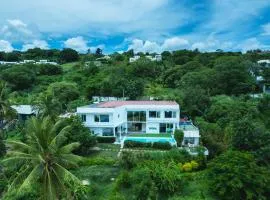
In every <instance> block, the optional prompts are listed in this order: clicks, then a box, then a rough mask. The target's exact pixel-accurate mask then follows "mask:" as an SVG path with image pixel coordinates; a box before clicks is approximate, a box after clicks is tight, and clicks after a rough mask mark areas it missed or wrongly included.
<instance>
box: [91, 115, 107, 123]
mask: <svg viewBox="0 0 270 200" xmlns="http://www.w3.org/2000/svg"><path fill="white" fill-rule="evenodd" d="M94 120H95V122H109V121H110V118H109V115H95V119H94Z"/></svg>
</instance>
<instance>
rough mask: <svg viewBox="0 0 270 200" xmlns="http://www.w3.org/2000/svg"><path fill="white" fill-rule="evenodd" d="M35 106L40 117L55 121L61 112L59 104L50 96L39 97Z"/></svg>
mask: <svg viewBox="0 0 270 200" xmlns="http://www.w3.org/2000/svg"><path fill="white" fill-rule="evenodd" d="M36 104H37V106H36V107H37V108H36V109H37V111H38V113H39V116H40V117H46V116H51V118H52V119H56V118H57V117H58V115H59V114H61V112H62V105H61V103H60V102H59V101H57V100H56V99H55V98H53V96H52V95H50V94H46V95H42V96H40V97H39V99H38V101H37V102H36Z"/></svg>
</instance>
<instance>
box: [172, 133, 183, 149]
mask: <svg viewBox="0 0 270 200" xmlns="http://www.w3.org/2000/svg"><path fill="white" fill-rule="evenodd" d="M174 139H175V140H176V142H177V146H181V145H182V142H183V139H184V132H183V131H182V130H180V129H176V130H175V131H174Z"/></svg>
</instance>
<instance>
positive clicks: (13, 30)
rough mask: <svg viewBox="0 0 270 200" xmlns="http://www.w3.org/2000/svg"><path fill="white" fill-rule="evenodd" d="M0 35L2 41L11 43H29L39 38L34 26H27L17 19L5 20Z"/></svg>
mask: <svg viewBox="0 0 270 200" xmlns="http://www.w3.org/2000/svg"><path fill="white" fill-rule="evenodd" d="M0 35H1V37H2V38H3V39H6V40H9V41H13V42H18V41H22V42H29V41H32V40H34V39H38V38H39V37H40V32H39V31H38V30H37V28H36V27H35V26H31V27H30V26H28V25H27V24H25V23H24V22H23V21H21V20H19V19H8V20H6V22H5V24H4V25H3V27H2V28H1V29H0Z"/></svg>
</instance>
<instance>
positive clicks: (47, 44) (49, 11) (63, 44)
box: [0, 0, 270, 54]
mask: <svg viewBox="0 0 270 200" xmlns="http://www.w3.org/2000/svg"><path fill="white" fill-rule="evenodd" d="M0 1H1V6H0V51H6V52H10V51H13V50H21V51H26V50H27V49H30V48H35V47H39V48H42V49H51V48H57V49H63V48H73V49H75V50H77V51H79V52H81V53H84V52H86V51H87V50H88V49H90V50H91V52H95V50H96V48H98V47H99V48H101V49H103V52H104V53H107V54H109V53H112V52H119V53H121V52H123V51H127V50H129V49H133V50H134V51H135V52H157V53H160V52H162V51H165V50H168V51H173V50H178V49H190V50H193V49H196V48H198V49H199V50H200V51H203V52H205V51H215V50H217V49H222V50H224V51H242V52H246V51H247V50H250V49H258V48H260V49H263V50H267V49H270V0H46V1H44V0H20V1H18V0H0Z"/></svg>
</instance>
